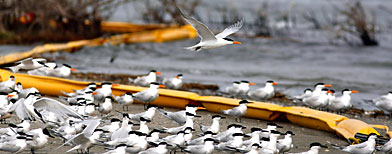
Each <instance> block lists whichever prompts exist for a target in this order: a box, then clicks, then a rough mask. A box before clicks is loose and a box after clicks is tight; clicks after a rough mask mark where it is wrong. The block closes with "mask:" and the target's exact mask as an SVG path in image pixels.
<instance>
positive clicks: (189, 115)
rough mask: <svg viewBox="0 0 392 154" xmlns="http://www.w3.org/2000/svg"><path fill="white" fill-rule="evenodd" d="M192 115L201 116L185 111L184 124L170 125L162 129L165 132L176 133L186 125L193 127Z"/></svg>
mask: <svg viewBox="0 0 392 154" xmlns="http://www.w3.org/2000/svg"><path fill="white" fill-rule="evenodd" d="M194 117H201V116H197V115H194V114H192V113H189V112H187V113H186V122H185V124H184V125H182V126H179V127H172V128H165V127H163V131H164V132H167V133H169V134H176V133H178V132H179V131H183V130H184V129H185V128H187V127H191V128H192V129H193V118H194Z"/></svg>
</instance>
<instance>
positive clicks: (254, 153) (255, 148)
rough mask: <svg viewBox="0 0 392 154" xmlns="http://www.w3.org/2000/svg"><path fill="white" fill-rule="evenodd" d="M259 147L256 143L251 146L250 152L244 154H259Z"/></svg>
mask: <svg viewBox="0 0 392 154" xmlns="http://www.w3.org/2000/svg"><path fill="white" fill-rule="evenodd" d="M260 148H261V146H260V145H259V144H258V143H253V144H252V145H251V150H250V151H249V152H247V153H245V154H259V149H260Z"/></svg>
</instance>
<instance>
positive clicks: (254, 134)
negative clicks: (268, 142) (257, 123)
mask: <svg viewBox="0 0 392 154" xmlns="http://www.w3.org/2000/svg"><path fill="white" fill-rule="evenodd" d="M250 131H251V138H250V139H249V140H246V141H244V142H243V144H244V145H245V146H252V145H253V144H255V143H260V134H261V132H262V131H264V130H262V129H261V128H257V127H253V128H251V129H250Z"/></svg>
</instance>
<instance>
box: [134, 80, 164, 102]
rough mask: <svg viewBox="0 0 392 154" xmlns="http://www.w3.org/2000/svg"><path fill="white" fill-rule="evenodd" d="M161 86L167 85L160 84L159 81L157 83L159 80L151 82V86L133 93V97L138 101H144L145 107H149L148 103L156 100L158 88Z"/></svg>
mask: <svg viewBox="0 0 392 154" xmlns="http://www.w3.org/2000/svg"><path fill="white" fill-rule="evenodd" d="M159 87H162V88H164V87H165V86H163V85H159V83H157V82H151V83H150V88H148V89H146V90H143V91H140V92H138V93H135V94H133V98H134V99H136V100H138V101H141V102H143V103H144V109H147V108H146V104H147V105H150V103H151V102H153V101H155V100H156V99H157V98H158V96H159V93H158V88H159Z"/></svg>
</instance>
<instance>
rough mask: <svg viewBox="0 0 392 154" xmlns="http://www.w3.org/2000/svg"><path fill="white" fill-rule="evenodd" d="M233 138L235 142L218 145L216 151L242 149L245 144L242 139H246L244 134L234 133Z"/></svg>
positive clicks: (230, 141)
mask: <svg viewBox="0 0 392 154" xmlns="http://www.w3.org/2000/svg"><path fill="white" fill-rule="evenodd" d="M232 136H233V140H229V141H227V142H223V143H220V144H218V145H215V149H217V150H230V149H233V148H240V147H242V144H243V140H242V139H243V138H244V134H243V133H234V134H233V135H232Z"/></svg>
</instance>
